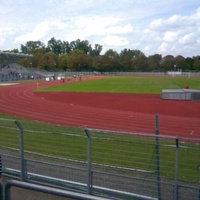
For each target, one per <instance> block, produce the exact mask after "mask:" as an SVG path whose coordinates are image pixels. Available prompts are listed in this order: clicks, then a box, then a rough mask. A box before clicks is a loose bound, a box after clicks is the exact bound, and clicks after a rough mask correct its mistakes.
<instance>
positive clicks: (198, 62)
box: [193, 56, 200, 71]
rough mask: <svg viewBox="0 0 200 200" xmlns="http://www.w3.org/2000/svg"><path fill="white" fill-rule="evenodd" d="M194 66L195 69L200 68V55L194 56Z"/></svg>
mask: <svg viewBox="0 0 200 200" xmlns="http://www.w3.org/2000/svg"><path fill="white" fill-rule="evenodd" d="M193 67H194V70H196V71H199V70H200V56H196V57H194V64H193Z"/></svg>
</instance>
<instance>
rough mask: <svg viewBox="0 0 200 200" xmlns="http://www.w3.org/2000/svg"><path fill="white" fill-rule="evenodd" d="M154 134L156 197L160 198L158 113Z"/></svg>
mask: <svg viewBox="0 0 200 200" xmlns="http://www.w3.org/2000/svg"><path fill="white" fill-rule="evenodd" d="M155 126H156V130H155V134H156V174H157V192H158V199H159V200H160V199H161V184H160V143H159V115H158V114H156V116H155Z"/></svg>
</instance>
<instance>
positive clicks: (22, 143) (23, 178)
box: [15, 120, 26, 181]
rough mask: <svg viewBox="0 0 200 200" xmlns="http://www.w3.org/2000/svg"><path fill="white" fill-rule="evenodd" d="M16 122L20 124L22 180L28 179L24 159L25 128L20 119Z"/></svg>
mask: <svg viewBox="0 0 200 200" xmlns="http://www.w3.org/2000/svg"><path fill="white" fill-rule="evenodd" d="M15 124H16V125H17V126H18V128H19V131H20V137H19V139H20V161H21V180H22V181H26V167H25V159H24V129H23V126H22V125H21V123H20V122H19V121H17V120H16V121H15Z"/></svg>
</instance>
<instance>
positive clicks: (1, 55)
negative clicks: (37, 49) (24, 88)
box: [0, 51, 33, 65]
mask: <svg viewBox="0 0 200 200" xmlns="http://www.w3.org/2000/svg"><path fill="white" fill-rule="evenodd" d="M31 57H33V55H29V54H22V53H10V52H4V51H0V64H1V65H7V64H12V63H17V62H18V61H19V60H21V59H25V58H31Z"/></svg>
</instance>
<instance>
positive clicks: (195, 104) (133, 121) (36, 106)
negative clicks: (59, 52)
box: [0, 77, 200, 138]
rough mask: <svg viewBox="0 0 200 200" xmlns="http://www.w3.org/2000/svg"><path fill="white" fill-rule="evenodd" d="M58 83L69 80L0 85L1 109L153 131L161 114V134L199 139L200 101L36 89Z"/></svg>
mask: <svg viewBox="0 0 200 200" xmlns="http://www.w3.org/2000/svg"><path fill="white" fill-rule="evenodd" d="M96 78H98V77H96ZM71 81H73V80H71ZM71 81H70V82H71ZM56 84H68V82H65V83H63V82H62V81H51V82H45V81H40V82H38V86H37V83H36V82H31V83H28V84H18V85H12V86H6V87H0V112H1V113H6V114H10V115H15V116H19V117H24V118H28V119H34V120H39V121H43V122H49V123H54V124H59V125H65V126H74V127H84V128H97V129H106V130H117V131H128V132H139V133H151V134H153V133H155V115H156V114H159V119H160V120H159V121H160V134H161V135H173V136H185V137H192V138H200V101H169V100H162V99H160V95H139V94H116V93H114V94H113V93H112V94H109V93H77V92H74V93H73V92H40V93H39V92H34V90H35V89H36V88H37V87H45V86H50V85H56Z"/></svg>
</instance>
